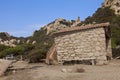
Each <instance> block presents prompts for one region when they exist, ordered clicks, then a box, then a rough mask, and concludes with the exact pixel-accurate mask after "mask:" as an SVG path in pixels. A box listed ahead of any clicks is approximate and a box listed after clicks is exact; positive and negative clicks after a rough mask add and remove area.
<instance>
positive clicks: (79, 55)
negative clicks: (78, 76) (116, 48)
mask: <svg viewBox="0 0 120 80" xmlns="http://www.w3.org/2000/svg"><path fill="white" fill-rule="evenodd" d="M53 35H54V36H55V45H56V51H57V59H58V61H59V62H64V61H71V60H92V59H94V60H95V61H96V64H99V63H100V64H105V63H106V61H107V57H109V58H111V57H112V51H111V39H110V36H109V35H110V25H109V23H101V24H89V25H85V26H80V27H73V28H66V29H64V30H60V31H58V32H56V33H54V34H53Z"/></svg>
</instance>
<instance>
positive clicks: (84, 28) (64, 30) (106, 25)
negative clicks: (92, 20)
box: [52, 22, 110, 36]
mask: <svg viewBox="0 0 120 80" xmlns="http://www.w3.org/2000/svg"><path fill="white" fill-rule="evenodd" d="M109 26H110V23H109V22H107V23H100V24H88V25H85V26H77V27H71V28H64V29H62V30H60V31H57V32H54V33H53V34H52V35H54V36H55V35H57V34H61V33H67V32H73V31H82V30H86V29H92V28H100V27H109Z"/></svg>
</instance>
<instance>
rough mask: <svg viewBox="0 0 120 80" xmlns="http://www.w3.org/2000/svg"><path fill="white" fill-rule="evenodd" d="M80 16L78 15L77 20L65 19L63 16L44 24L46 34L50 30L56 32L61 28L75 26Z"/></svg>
mask: <svg viewBox="0 0 120 80" xmlns="http://www.w3.org/2000/svg"><path fill="white" fill-rule="evenodd" d="M80 22H81V21H80V17H78V19H77V20H71V21H69V20H65V19H63V18H58V19H56V20H55V21H53V22H51V23H49V24H48V25H46V26H44V29H47V34H49V33H51V32H56V31H58V30H61V29H63V28H67V27H75V26H77V25H78V24H79V23H80Z"/></svg>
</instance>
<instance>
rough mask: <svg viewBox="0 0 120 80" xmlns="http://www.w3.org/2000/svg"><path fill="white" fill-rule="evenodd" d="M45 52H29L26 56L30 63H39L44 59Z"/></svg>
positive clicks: (38, 50)
mask: <svg viewBox="0 0 120 80" xmlns="http://www.w3.org/2000/svg"><path fill="white" fill-rule="evenodd" d="M45 57H46V50H44V49H36V50H33V51H31V53H30V54H29V55H28V56H27V58H28V59H29V61H30V63H35V62H40V61H41V59H45Z"/></svg>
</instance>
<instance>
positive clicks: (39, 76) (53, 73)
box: [0, 60, 120, 80]
mask: <svg viewBox="0 0 120 80" xmlns="http://www.w3.org/2000/svg"><path fill="white" fill-rule="evenodd" d="M29 66H32V68H31V69H26V70H20V71H16V73H15V74H11V75H8V76H4V77H1V78H0V80H120V60H115V61H111V62H110V63H109V65H104V66H91V65H81V64H80V65H69V66H68V65H67V66H61V65H57V66H53V65H51V66H48V65H45V64H30V65H29ZM76 68H84V69H85V72H83V73H77V72H72V73H70V72H62V71H61V70H62V69H72V70H73V69H76Z"/></svg>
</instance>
